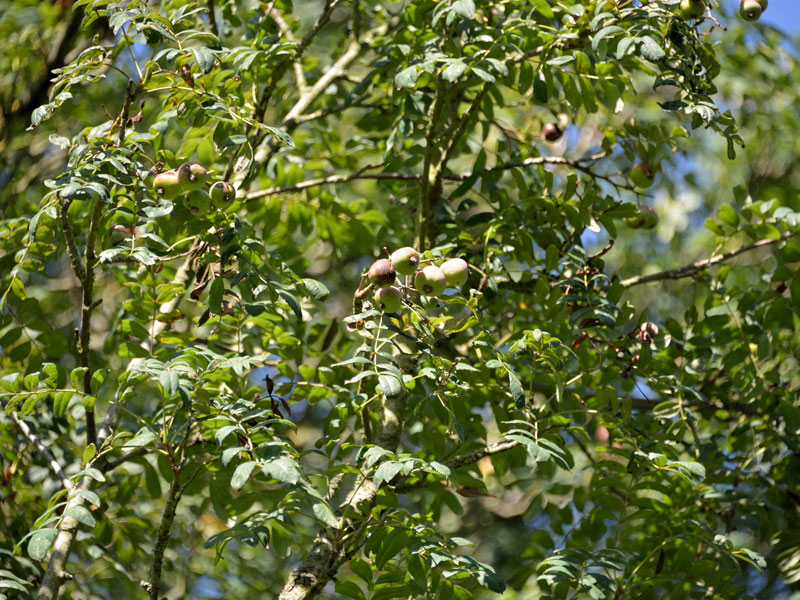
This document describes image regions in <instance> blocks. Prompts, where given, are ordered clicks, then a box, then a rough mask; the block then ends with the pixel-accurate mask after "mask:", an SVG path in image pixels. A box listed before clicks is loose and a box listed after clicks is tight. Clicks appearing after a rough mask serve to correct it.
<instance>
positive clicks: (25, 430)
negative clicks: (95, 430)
mask: <svg viewBox="0 0 800 600" xmlns="http://www.w3.org/2000/svg"><path fill="white" fill-rule="evenodd" d="M11 418H12V419H13V420H14V422H15V423H16V424H17V427H19V428H20V431H22V435H24V436H25V437H26V438H28V441H29V442H30V443H31V444H33V445H34V446H35V447H36V449H37V450H38V451H39V452H40V453H41V455H42V456H43V457H44V459H45V460H46V461H47V464H48V465H49V466H50V470H51V471H53V473H54V474H55V475H56V477H58V478H59V479H60V480H61V483H62V484H63V485H64V487H65V488H66V489H67V491H72V488H73V487H75V486H74V484H73V483H72V481H70V479H69V477H67V475H66V474H65V473H64V469H62V468H61V465H60V464H58V461H57V460H56V459H55V457H53V455H52V453H51V452H50V450H48V449H47V448H46V447H45V445H44V444H43V443H42V441H41V440H40V439H39V438H38V437H37V435H36V434H35V433H34V432H33V430H32V429H31V428H30V427H29V426H28V424H27V423H26V422H25V421H23V420H22V419H20V418H19V416H18V415H17V412H16V411H11Z"/></svg>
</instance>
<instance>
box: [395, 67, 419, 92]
mask: <svg viewBox="0 0 800 600" xmlns="http://www.w3.org/2000/svg"><path fill="white" fill-rule="evenodd" d="M418 78H419V71H418V70H417V67H416V65H412V66H410V67H406V68H405V69H403V70H402V71H400V72H399V73H398V74H397V75H396V76H395V78H394V83H395V85H396V86H397V87H401V88H413V87H414V84H415V83H416V82H417V79H418Z"/></svg>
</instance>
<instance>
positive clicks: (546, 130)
mask: <svg viewBox="0 0 800 600" xmlns="http://www.w3.org/2000/svg"><path fill="white" fill-rule="evenodd" d="M563 134H564V132H563V131H561V128H560V127H559V126H558V123H546V124H545V126H544V127H542V136H544V139H546V140H547V141H548V142H555V141H557V140H559V139H561V136H562V135H563Z"/></svg>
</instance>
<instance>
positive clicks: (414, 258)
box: [390, 246, 419, 275]
mask: <svg viewBox="0 0 800 600" xmlns="http://www.w3.org/2000/svg"><path fill="white" fill-rule="evenodd" d="M390 260H391V261H392V264H393V265H394V270H395V271H397V272H398V273H400V274H401V275H411V274H413V273H416V272H417V267H418V266H419V252H417V251H416V250H414V248H411V247H410V246H406V247H405V248H399V249H398V250H395V251H394V252H392V256H391V258H390Z"/></svg>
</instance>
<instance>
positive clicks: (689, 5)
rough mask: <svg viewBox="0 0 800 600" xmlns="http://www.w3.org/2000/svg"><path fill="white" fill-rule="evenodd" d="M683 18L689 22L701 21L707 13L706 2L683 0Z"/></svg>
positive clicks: (701, 0) (702, 0)
mask: <svg viewBox="0 0 800 600" xmlns="http://www.w3.org/2000/svg"><path fill="white" fill-rule="evenodd" d="M680 8H681V16H682V17H683V18H684V19H686V20H687V21H688V20H690V19H700V18H702V16H703V15H704V14H705V12H706V3H705V1H704V0H681V7H680Z"/></svg>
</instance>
